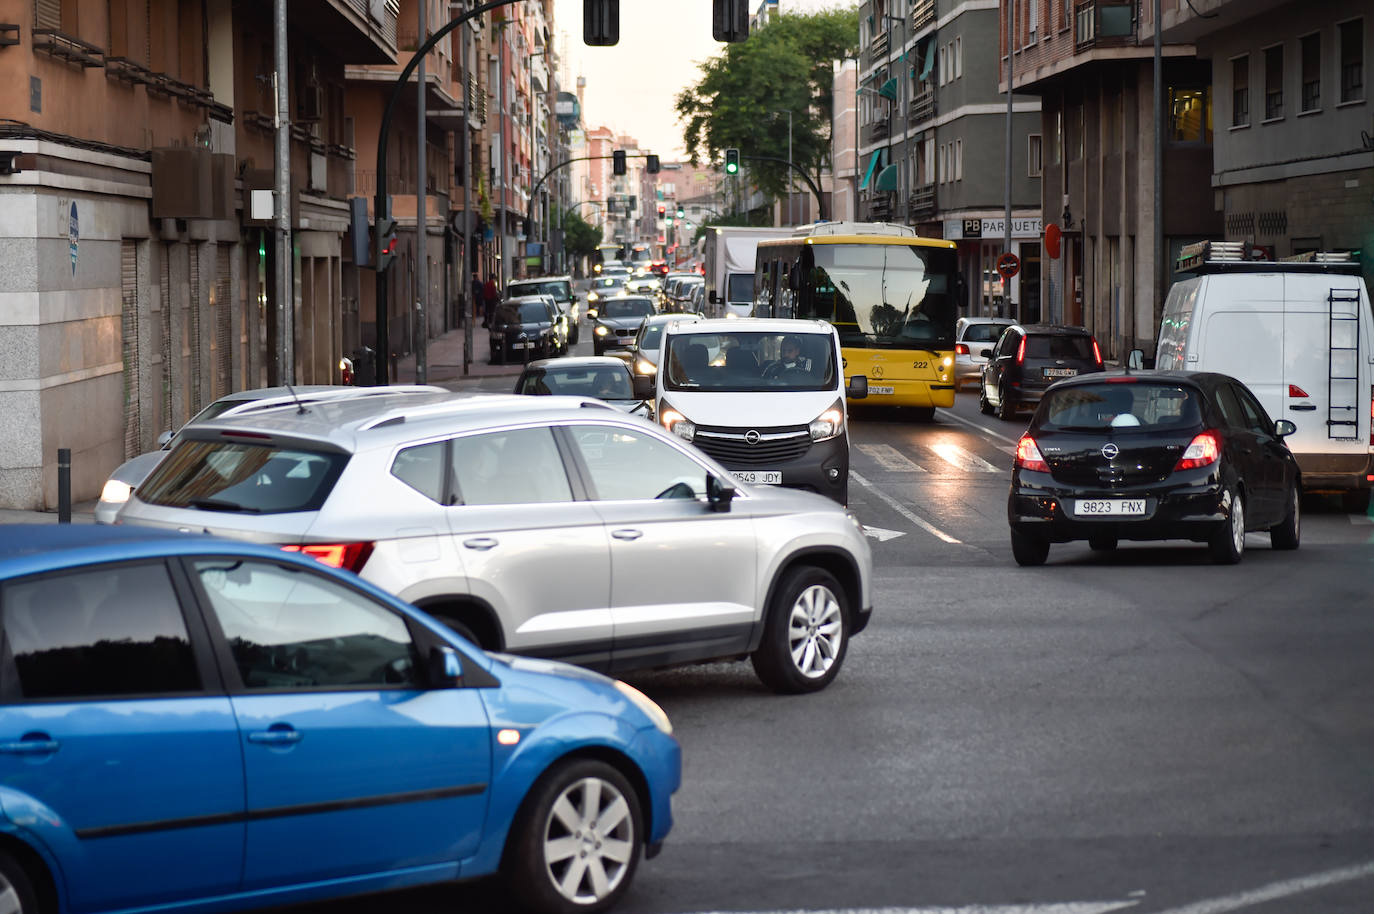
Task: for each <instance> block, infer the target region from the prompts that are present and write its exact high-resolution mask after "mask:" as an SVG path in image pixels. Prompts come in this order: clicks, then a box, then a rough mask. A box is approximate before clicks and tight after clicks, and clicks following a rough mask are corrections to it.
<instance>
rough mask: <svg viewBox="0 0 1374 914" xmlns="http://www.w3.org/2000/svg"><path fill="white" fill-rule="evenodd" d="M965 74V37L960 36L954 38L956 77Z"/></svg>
mask: <svg viewBox="0 0 1374 914" xmlns="http://www.w3.org/2000/svg"><path fill="white" fill-rule="evenodd" d="M963 75H964V38H963V36H962V35H961V36H959V37H958V38H955V39H954V77H955V79H958V78H959V77H961V76H963Z"/></svg>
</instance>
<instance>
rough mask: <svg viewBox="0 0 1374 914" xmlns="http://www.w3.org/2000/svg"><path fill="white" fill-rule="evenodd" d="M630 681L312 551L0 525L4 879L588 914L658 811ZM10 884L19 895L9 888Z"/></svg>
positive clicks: (175, 907) (185, 900)
mask: <svg viewBox="0 0 1374 914" xmlns="http://www.w3.org/2000/svg"><path fill="white" fill-rule="evenodd" d="M680 774H681V753H680V750H679V747H678V743H677V741H676V739H674V738H673V736H672V728H671V725H670V724H669V722H668V718H667V716H666V715H665V714H664V713H663V711H662V710H661V709H660V708H659V707H658V706H657V705H656V704H654V703H653V702H652V701H650V700H649V699H648V698H646V697H645V696H644V695H642V694H640V693H639V692H638V691H636V690H635V689H633V688H632V687H630V686H628V685H625V684H624V683H621V682H615V681H612V680H610V679H608V678H606V677H604V676H600V675H598V674H596V673H592V672H590V671H587V670H583V669H580V668H577V667H572V666H567V665H563V664H559V663H552V662H547V661H538V660H531V659H524V658H517V657H511V656H502V655H498V654H486V653H484V652H482V651H481V650H479V649H477V648H476V647H474V646H473V645H472V644H470V643H468V642H467V641H464V640H463V639H462V638H460V637H459V636H457V635H454V634H453V633H452V632H451V631H449V630H448V629H447V628H445V627H444V626H442V625H439V624H438V623H436V622H435V621H434V620H432V619H431V618H430V617H428V616H426V615H425V614H424V613H422V612H420V611H418V610H416V609H414V608H413V607H411V606H409V605H407V604H405V603H402V602H400V601H398V600H397V599H395V598H394V597H391V596H389V595H388V594H386V593H385V592H383V591H381V590H378V589H377V588H375V587H372V586H370V585H368V584H367V583H365V582H363V581H361V580H360V579H359V578H357V577H355V576H353V575H352V574H351V573H348V572H340V571H336V570H334V569H331V568H327V567H325V566H324V565H323V564H321V563H319V562H317V561H315V560H314V559H312V558H306V557H302V556H300V555H295V554H290V553H287V552H283V551H280V550H277V549H273V548H269V547H265V546H254V545H250V544H246V543H238V542H230V541H227V540H219V539H215V538H212V537H208V536H200V535H186V534H177V533H167V532H157V531H151V530H146V529H138V528H125V527H96V526H87V525H78V526H67V525H60V526H59V525H10V526H0V898H5V899H6V902H7V904H8V905H9V906H8V907H7V908H6V910H8V911H20V912H23V914H30V912H46V914H57V912H68V911H72V912H83V914H84V912H99V911H116V910H117V911H142V910H152V909H156V910H157V911H159V912H171V911H197V912H201V911H222V910H239V909H243V908H248V907H257V906H264V905H277V904H286V903H294V902H302V901H311V900H317V899H324V898H334V897H338V896H343V895H351V894H355V893H361V892H372V891H378V890H381V889H392V888H398V887H403V886H412V885H418V884H421V883H430V882H440V881H446V880H454V879H467V878H470V877H476V876H485V875H488V874H493V873H500V874H501V875H503V876H504V877H505V879H506V881H507V882H508V884H509V886H510V889H511V890H512V892H513V894H514V895H515V896H516V900H518V901H519V902H520V903H522V904H524V905H526V906H527V907H529V908H531V909H534V910H537V911H547V912H559V914H562V912H572V911H579V912H585V911H600V910H604V909H605V908H608V907H610V906H611V905H613V904H614V903H615V902H616V901H617V900H618V899H619V898H620V897H621V896H622V895H623V894H624V893H625V891H626V890H627V889H628V887H629V885H630V882H631V879H632V878H633V876H634V872H635V867H636V865H637V863H638V860H639V858H640V857H641V856H646V857H652V856H653V855H654V854H655V853H656V852H657V851H658V849H659V847H660V845H661V843H662V841H663V839H664V837H665V836H666V835H667V834H668V830H669V829H670V828H671V826H672V812H671V806H670V801H671V796H672V794H673V792H674V791H675V790H676V789H677V787H678V783H679V778H680ZM15 902H17V904H15Z"/></svg>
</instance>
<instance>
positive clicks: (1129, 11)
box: [1074, 0, 1136, 51]
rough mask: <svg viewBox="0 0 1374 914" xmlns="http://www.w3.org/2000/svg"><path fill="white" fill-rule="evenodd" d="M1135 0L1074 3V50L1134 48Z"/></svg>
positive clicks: (1080, 1)
mask: <svg viewBox="0 0 1374 914" xmlns="http://www.w3.org/2000/svg"><path fill="white" fill-rule="evenodd" d="M1135 41H1136V22H1135V0H1078V5H1077V6H1075V7H1074V43H1075V46H1076V47H1077V48H1078V50H1080V51H1082V50H1086V49H1088V48H1107V47H1120V46H1122V45H1131V44H1135Z"/></svg>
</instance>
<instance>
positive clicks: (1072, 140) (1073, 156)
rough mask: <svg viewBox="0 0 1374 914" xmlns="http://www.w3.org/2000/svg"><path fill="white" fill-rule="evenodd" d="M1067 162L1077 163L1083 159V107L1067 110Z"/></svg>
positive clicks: (1075, 106)
mask: <svg viewBox="0 0 1374 914" xmlns="http://www.w3.org/2000/svg"><path fill="white" fill-rule="evenodd" d="M1066 141H1067V142H1068V146H1069V161H1070V162H1077V161H1079V160H1080V159H1082V158H1083V106H1082V105H1073V106H1071V107H1070V108H1069V125H1068V136H1067V137H1066Z"/></svg>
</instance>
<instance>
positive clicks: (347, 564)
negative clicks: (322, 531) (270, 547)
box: [281, 543, 372, 574]
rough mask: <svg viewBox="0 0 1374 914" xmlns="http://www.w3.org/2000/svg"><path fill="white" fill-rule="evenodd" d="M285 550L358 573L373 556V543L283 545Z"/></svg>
mask: <svg viewBox="0 0 1374 914" xmlns="http://www.w3.org/2000/svg"><path fill="white" fill-rule="evenodd" d="M281 548H282V551H283V552H299V553H301V554H302V555H308V556H310V557H311V558H312V559H314V560H315V561H317V562H321V563H323V564H325V565H328V566H329V567H331V568H346V569H348V570H349V571H351V572H353V573H354V574H357V573H358V572H360V571H362V570H363V566H364V565H366V564H367V560H368V559H369V558H371V556H372V543H310V544H308V545H305V546H282V547H281Z"/></svg>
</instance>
